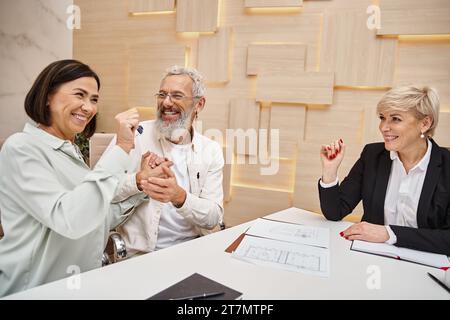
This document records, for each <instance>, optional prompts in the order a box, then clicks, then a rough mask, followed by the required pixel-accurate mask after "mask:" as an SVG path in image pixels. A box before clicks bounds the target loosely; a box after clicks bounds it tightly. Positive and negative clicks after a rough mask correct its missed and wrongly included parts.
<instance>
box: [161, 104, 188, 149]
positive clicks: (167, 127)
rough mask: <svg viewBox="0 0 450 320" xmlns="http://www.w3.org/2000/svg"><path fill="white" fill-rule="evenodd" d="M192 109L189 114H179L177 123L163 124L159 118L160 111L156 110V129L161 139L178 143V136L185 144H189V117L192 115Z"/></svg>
mask: <svg viewBox="0 0 450 320" xmlns="http://www.w3.org/2000/svg"><path fill="white" fill-rule="evenodd" d="M193 111H194V109H192V110H191V112H189V113H185V112H181V113H180V114H181V116H180V118H179V119H178V120H177V121H174V122H168V123H167V122H164V121H163V120H162V118H161V113H162V111H161V109H160V110H158V112H157V116H156V129H157V130H158V131H159V132H160V133H161V135H162V136H163V137H165V138H166V139H167V140H170V141H173V142H178V141H179V139H180V136H182V137H183V141H185V143H186V142H187V143H189V142H190V141H191V139H190V131H189V127H190V123H189V122H190V116H191V115H192V112H193Z"/></svg>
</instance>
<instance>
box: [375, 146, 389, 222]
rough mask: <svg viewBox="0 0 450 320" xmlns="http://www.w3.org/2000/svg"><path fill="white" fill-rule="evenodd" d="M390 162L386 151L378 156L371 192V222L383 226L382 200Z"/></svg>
mask: <svg viewBox="0 0 450 320" xmlns="http://www.w3.org/2000/svg"><path fill="white" fill-rule="evenodd" d="M391 166H392V160H391V159H390V157H389V152H387V151H386V150H385V151H383V153H382V154H381V156H380V161H379V162H378V168H377V172H374V174H376V181H375V188H374V190H373V199H372V200H373V201H372V212H371V222H373V223H376V224H384V200H385V198H386V191H387V185H388V182H389V176H390V174H391Z"/></svg>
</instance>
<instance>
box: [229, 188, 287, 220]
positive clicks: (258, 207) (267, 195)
mask: <svg viewBox="0 0 450 320" xmlns="http://www.w3.org/2000/svg"><path fill="white" fill-rule="evenodd" d="M231 193H232V196H231V199H232V200H231V201H230V202H228V203H225V215H224V220H225V223H226V225H227V226H236V225H238V224H241V223H244V222H247V221H250V220H253V219H256V218H259V217H263V216H266V215H268V214H271V213H274V212H276V211H280V210H283V209H287V208H290V207H291V206H292V200H291V199H292V194H291V193H289V192H281V191H272V190H263V189H256V188H245V187H236V186H233V187H232V191H231ZM256 199H257V201H255V200H256Z"/></svg>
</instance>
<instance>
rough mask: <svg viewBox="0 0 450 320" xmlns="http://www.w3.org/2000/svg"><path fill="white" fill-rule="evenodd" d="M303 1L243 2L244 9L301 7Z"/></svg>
mask: <svg viewBox="0 0 450 320" xmlns="http://www.w3.org/2000/svg"><path fill="white" fill-rule="evenodd" d="M302 5H303V0H245V3H244V6H245V7H246V8H267V7H269V8H270V7H301V6H302Z"/></svg>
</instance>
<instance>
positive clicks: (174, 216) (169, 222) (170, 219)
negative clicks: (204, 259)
mask: <svg viewBox="0 0 450 320" xmlns="http://www.w3.org/2000/svg"><path fill="white" fill-rule="evenodd" d="M171 145H172V148H171V151H170V156H171V159H172V161H173V166H172V167H171V169H172V172H173V173H174V174H175V177H176V179H177V183H178V185H179V186H180V187H182V188H183V189H184V190H185V191H186V192H190V186H189V175H188V168H187V157H188V153H189V148H191V145H190V144H181V145H179V144H173V143H171ZM161 209H162V214H161V218H160V219H159V228H158V239H157V241H156V247H155V250H159V249H164V248H167V247H170V246H172V245H174V244H177V243H181V242H184V241H187V240H190V239H194V238H196V237H197V232H196V230H195V225H194V224H192V222H190V221H188V220H187V219H185V218H184V217H183V216H182V215H180V214H179V213H178V212H177V208H175V206H174V205H173V204H172V203H171V202H168V203H164V204H163V205H162V208H161Z"/></svg>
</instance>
